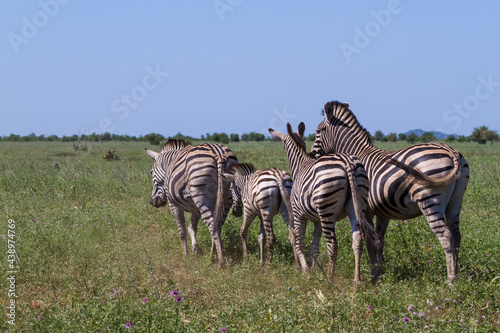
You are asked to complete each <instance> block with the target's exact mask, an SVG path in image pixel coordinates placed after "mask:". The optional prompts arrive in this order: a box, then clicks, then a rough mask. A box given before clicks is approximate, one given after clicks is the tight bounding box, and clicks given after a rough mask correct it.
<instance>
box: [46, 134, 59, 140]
mask: <svg viewBox="0 0 500 333" xmlns="http://www.w3.org/2000/svg"><path fill="white" fill-rule="evenodd" d="M47 141H59V138H58V137H57V135H49V136H48V137H47Z"/></svg>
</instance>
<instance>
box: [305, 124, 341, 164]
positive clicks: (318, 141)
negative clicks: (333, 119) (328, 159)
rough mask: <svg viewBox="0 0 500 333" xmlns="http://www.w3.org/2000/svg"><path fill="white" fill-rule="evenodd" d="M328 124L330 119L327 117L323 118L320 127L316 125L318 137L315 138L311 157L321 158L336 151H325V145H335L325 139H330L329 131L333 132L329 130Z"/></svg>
mask: <svg viewBox="0 0 500 333" xmlns="http://www.w3.org/2000/svg"><path fill="white" fill-rule="evenodd" d="M328 126H329V123H328V121H327V120H326V119H323V121H322V122H321V123H320V124H319V125H318V127H316V138H315V139H314V144H313V145H312V147H311V152H310V154H309V155H310V156H311V157H313V158H319V157H321V156H323V155H327V154H328V153H332V154H333V153H335V152H333V151H331V152H326V151H325V147H333V145H329V144H326V143H325V141H328V140H329V139H330V138H329V137H330V136H329V135H328V133H331V131H328Z"/></svg>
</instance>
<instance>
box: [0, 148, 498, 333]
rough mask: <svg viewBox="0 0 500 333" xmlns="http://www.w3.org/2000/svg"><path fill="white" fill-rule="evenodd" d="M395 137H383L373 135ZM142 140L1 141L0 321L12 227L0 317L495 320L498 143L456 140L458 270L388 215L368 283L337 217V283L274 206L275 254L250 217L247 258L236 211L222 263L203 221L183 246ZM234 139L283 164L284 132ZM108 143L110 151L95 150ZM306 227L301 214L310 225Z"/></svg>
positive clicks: (295, 327)
mask: <svg viewBox="0 0 500 333" xmlns="http://www.w3.org/2000/svg"><path fill="white" fill-rule="evenodd" d="M401 145H404V143H396V144H392V143H385V144H384V145H383V146H382V148H385V149H389V150H394V149H397V148H400V146H401ZM144 146H145V144H144V143H117V142H114V143H105V144H98V143H95V144H89V145H88V149H87V150H86V151H75V150H74V149H73V146H72V145H71V143H38V142H35V143H5V142H4V143H0V206H1V210H0V222H1V223H0V237H1V236H3V235H5V236H8V229H9V228H8V226H9V224H8V221H9V219H12V220H13V221H15V229H12V230H15V236H14V238H13V240H14V241H15V242H16V243H15V249H16V252H17V255H18V258H19V263H15V264H16V265H17V266H18V267H17V272H18V273H17V274H16V279H15V293H16V296H17V298H16V299H15V300H16V303H15V304H16V309H15V315H16V317H15V326H12V325H11V324H9V323H7V320H9V318H8V317H7V314H8V313H9V309H8V308H7V306H8V305H9V304H10V301H11V299H12V298H11V297H10V296H8V292H7V291H8V289H9V287H10V284H9V281H8V280H7V277H9V274H8V273H7V272H8V271H9V267H8V266H9V264H10V263H9V262H8V257H7V255H8V253H7V250H8V239H9V238H8V237H6V239H0V244H1V245H0V247H1V251H0V253H1V255H0V267H1V268H2V278H1V282H0V290H1V292H0V301H1V304H2V308H3V310H4V311H3V315H4V318H2V320H1V321H0V330H1V331H6V330H12V331H19V332H59V331H73V332H88V331H97V332H106V331H109V332H115V331H133V332H147V331H154V332H156V331H163V332H171V331H181V332H182V331H186V332H220V331H221V330H223V329H226V330H227V332H242V331H245V332H261V331H269V332H278V331H280V332H281V331H282V332H301V331H303V332H308V331H319V332H404V331H410V332H415V331H418V330H420V331H422V332H426V331H436V332H458V331H459V332H493V331H498V330H499V324H500V313H499V309H500V307H499V295H500V292H499V288H500V280H499V279H500V272H499V268H500V257H499V253H500V251H499V250H500V235H499V232H498V225H499V222H500V212H499V208H498V207H499V198H500V180H499V174H500V146H499V145H493V146H489V145H482V146H480V145H477V144H472V143H463V144H455V147H456V148H457V149H458V150H460V151H461V152H462V154H463V155H464V156H465V157H466V159H467V161H468V162H469V165H470V167H471V180H470V183H469V188H468V190H467V192H466V195H465V199H464V204H463V209H462V218H461V224H460V227H461V231H462V252H461V255H460V259H459V260H460V261H459V263H460V267H459V272H458V279H457V280H455V281H453V282H452V284H448V282H447V281H446V267H445V260H444V255H443V251H442V249H441V247H440V246H439V243H438V241H437V239H436V237H435V236H434V235H433V234H432V233H430V232H429V230H428V225H427V223H426V222H425V220H424V219H423V218H421V217H420V218H416V219H413V220H411V221H407V222H404V221H392V222H391V223H390V225H389V228H388V231H387V235H386V241H387V243H388V245H387V247H386V250H385V255H386V261H387V267H386V274H385V276H384V277H383V279H382V280H381V281H380V282H378V283H377V284H376V285H372V284H371V283H370V273H369V267H368V258H367V254H366V251H365V253H363V261H362V264H363V265H362V278H363V280H364V281H363V282H362V283H360V284H358V285H356V286H354V285H353V283H352V279H353V271H354V256H353V253H352V250H351V238H350V227H349V226H348V225H346V223H347V222H348V221H346V220H342V221H339V222H338V223H337V229H338V235H337V236H338V240H339V257H338V262H337V271H336V281H335V284H334V285H333V286H330V285H328V284H327V283H326V281H325V278H324V276H323V273H322V272H321V270H317V271H314V272H311V273H310V274H302V273H300V272H298V271H297V270H296V269H295V267H294V265H293V255H292V253H291V247H290V245H289V244H288V240H287V239H288V235H287V229H286V227H285V224H284V222H283V220H282V218H281V217H276V218H275V223H274V226H275V233H276V236H277V239H278V242H277V247H276V250H275V253H276V256H275V258H274V261H273V263H272V264H271V265H269V266H267V267H265V268H263V269H261V268H260V267H259V264H258V262H259V260H258V252H259V251H258V245H257V235H258V232H259V225H258V223H257V222H255V223H253V224H252V226H251V228H250V230H249V235H248V243H249V252H250V254H251V255H250V256H249V258H248V259H243V258H242V250H241V242H240V239H239V228H240V226H241V223H242V220H241V218H235V217H233V216H232V215H230V216H229V218H228V219H227V221H226V224H225V225H224V227H223V246H224V251H225V255H226V257H227V261H228V265H227V268H226V269H225V270H223V271H218V270H217V268H216V266H215V265H214V264H212V262H211V260H210V259H209V258H208V253H209V251H210V244H211V243H210V242H211V240H210V236H209V234H208V230H207V228H206V227H205V226H204V224H203V222H200V227H199V230H198V234H199V236H198V240H199V243H200V246H201V247H202V249H203V250H204V255H196V254H191V255H189V256H187V257H184V256H182V253H181V246H180V240H179V237H178V233H177V227H176V224H175V220H174V218H173V216H172V215H171V213H170V211H169V210H168V208H161V209H155V208H153V207H151V206H150V205H149V203H148V201H149V196H150V194H151V189H152V186H151V179H150V178H151V176H150V173H149V172H150V168H151V165H152V161H151V160H150V158H149V157H147V155H146V154H145V153H144ZM229 147H230V148H231V149H233V151H234V152H235V154H236V155H237V157H238V159H239V160H240V161H242V162H251V163H253V164H254V165H255V166H256V167H257V168H266V167H271V166H277V167H281V168H284V169H287V170H288V169H289V167H288V162H287V161H286V158H285V154H284V152H283V149H282V146H281V143H279V142H278V143H275V142H262V143H255V142H252V143H248V142H240V143H233V144H230V145H229ZM111 148H114V149H115V150H116V154H117V155H118V156H119V160H114V161H106V160H105V159H104V158H103V155H105V153H106V152H107V151H108V150H109V149H111ZM149 148H153V149H155V148H156V147H149ZM311 236H312V228H309V230H308V238H307V239H308V240H310V239H311ZM320 251H321V254H320V257H319V262H320V264H322V265H323V266H326V265H327V263H328V259H327V255H326V245H325V242H324V240H322V242H321V249H320ZM431 262H432V263H431ZM172 290H177V291H178V293H179V297H181V298H182V300H181V301H176V299H175V297H174V296H172V295H171V292H172ZM159 296H160V297H159ZM410 305H412V307H410ZM405 318H407V319H406V320H407V322H405ZM127 323H129V324H130V327H129V328H127V327H126V324H127Z"/></svg>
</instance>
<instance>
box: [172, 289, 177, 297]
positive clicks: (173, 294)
mask: <svg viewBox="0 0 500 333" xmlns="http://www.w3.org/2000/svg"><path fill="white" fill-rule="evenodd" d="M170 295H172V296H179V292H178V291H177V290H175V289H174V290H172V291H171V292H170Z"/></svg>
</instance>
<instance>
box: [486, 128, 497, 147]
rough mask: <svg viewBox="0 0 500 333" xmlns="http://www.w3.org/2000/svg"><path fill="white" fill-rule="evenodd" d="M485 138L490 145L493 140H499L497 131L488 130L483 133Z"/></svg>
mask: <svg viewBox="0 0 500 333" xmlns="http://www.w3.org/2000/svg"><path fill="white" fill-rule="evenodd" d="M485 139H486V140H487V141H489V142H490V145H492V144H493V141H500V136H498V132H497V131H492V130H489V131H488V132H487V133H486V135H485Z"/></svg>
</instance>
